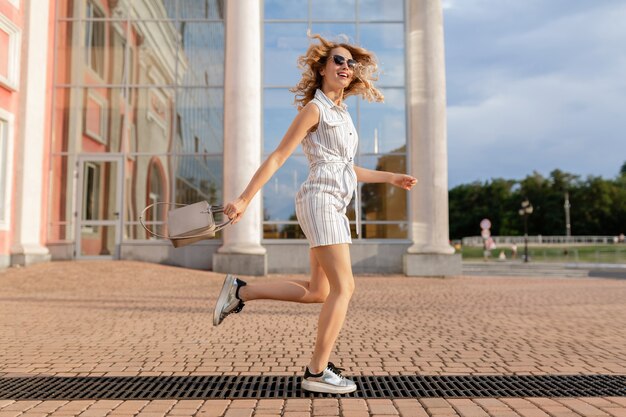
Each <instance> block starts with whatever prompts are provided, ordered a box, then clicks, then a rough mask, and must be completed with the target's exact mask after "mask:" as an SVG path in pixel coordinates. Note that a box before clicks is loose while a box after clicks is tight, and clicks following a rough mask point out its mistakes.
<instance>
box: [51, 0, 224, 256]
mask: <svg viewBox="0 0 626 417" xmlns="http://www.w3.org/2000/svg"><path fill="white" fill-rule="evenodd" d="M223 9H224V1H223V0H145V1H123V2H117V1H115V2H107V1H104V0H85V1H84V2H79V1H63V2H59V5H58V12H59V13H58V15H57V16H58V17H59V21H58V22H57V24H56V25H55V30H56V34H55V39H56V45H55V51H56V53H57V56H56V57H55V63H56V68H55V73H56V74H57V77H56V80H55V82H56V83H57V84H56V88H55V91H54V95H53V100H54V103H53V117H54V122H53V130H54V131H53V133H52V134H53V138H54V141H53V145H52V146H53V149H52V164H53V166H52V168H51V169H52V170H53V172H54V175H53V177H54V179H53V180H52V181H53V184H52V186H51V187H50V188H51V189H50V200H51V201H52V204H51V205H52V207H53V208H51V210H50V217H49V218H50V222H49V225H50V229H49V230H50V232H49V239H50V240H51V241H57V242H58V241H63V240H69V241H71V240H73V239H74V237H75V235H74V234H73V233H72V229H73V228H74V226H75V224H74V217H73V214H72V208H73V207H74V208H76V209H78V208H80V207H81V204H82V203H83V202H82V201H81V202H78V203H80V204H78V203H77V202H73V201H72V198H73V196H74V195H75V194H76V193H75V192H73V191H72V189H73V187H74V188H75V187H76V184H73V178H74V177H73V172H74V166H75V164H74V161H75V160H76V158H77V157H78V156H79V155H81V154H83V153H109V152H110V153H123V154H125V158H124V161H125V162H124V163H125V169H124V173H125V178H123V180H122V182H121V183H122V184H123V190H122V192H123V196H124V215H123V222H124V223H123V224H124V229H123V237H124V239H131V240H132V239H146V238H147V236H146V233H145V231H144V230H143V228H142V227H141V226H140V225H139V222H138V217H139V215H140V213H141V211H142V210H143V208H145V207H146V206H147V205H148V204H149V203H150V202H156V201H170V202H181V203H192V202H197V201H199V200H208V201H209V202H211V203H212V204H216V203H218V202H219V203H221V202H222V201H221V200H222V196H221V193H222V169H223V155H222V153H223V134H224V127H223V119H224V89H223V84H224V26H223V22H222V18H223ZM75 18H76V19H75ZM98 175H99V177H100V181H99V182H98V180H97V177H98ZM85 176H86V177H85V184H82V185H84V186H85V189H84V194H85V195H84V198H85V199H86V201H85V203H86V204H85V205H84V208H82V209H80V210H81V213H80V215H81V216H83V215H84V218H81V221H88V219H97V218H98V217H97V216H98V211H97V210H98V209H97V204H96V203H95V202H94V201H95V200H96V199H97V198H98V192H97V191H98V189H97V187H98V185H100V186H101V187H100V194H101V195H104V194H102V193H103V190H104V189H105V187H108V185H107V182H106V181H107V172H106V170H105V169H104V168H101V169H100V171H99V172H98V164H97V163H96V164H92V166H88V167H87V168H86V171H85ZM82 185H81V186H82ZM100 200H101V202H100V204H101V205H102V197H100ZM165 214H166V210H165V208H164V207H160V208H157V209H156V210H155V211H154V213H151V214H150V216H151V217H150V221H151V222H152V223H153V226H154V228H155V231H157V232H158V233H161V234H163V233H165V232H166V230H165V226H164V222H163V218H164V216H165ZM90 227H92V229H93V230H92V232H93V233H95V231H96V230H99V229H102V227H100V226H90ZM113 228H114V227H113V226H111V230H113ZM109 235H111V236H112V235H113V234H112V232H111V233H109V234H108V235H107V236H109ZM95 237H96V236H95V235H94V239H93V242H96V239H95ZM217 237H218V238H219V234H218V236H217ZM83 238H85V239H86V237H85V236H83ZM107 239H108V238H107ZM85 242H86V240H85V241H83V244H86V243H85ZM107 242H108V240H107ZM89 244H92V243H89ZM93 244H94V245H95V243H93ZM82 249H83V248H82V247H81V250H82ZM92 249H93V250H91V249H90V254H98V253H102V251H101V249H100V248H96V247H95V246H94V247H93V248H92Z"/></svg>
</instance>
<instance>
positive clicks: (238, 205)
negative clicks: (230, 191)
mask: <svg viewBox="0 0 626 417" xmlns="http://www.w3.org/2000/svg"><path fill="white" fill-rule="evenodd" d="M247 208H248V202H247V201H246V200H244V199H243V198H241V197H239V198H237V199H235V200H233V201H231V202H230V203H228V204H226V205H225V206H224V215H226V216H228V218H229V219H231V220H232V222H231V224H236V223H237V222H239V220H240V219H241V217H242V216H243V213H244V212H245V211H246V209H247Z"/></svg>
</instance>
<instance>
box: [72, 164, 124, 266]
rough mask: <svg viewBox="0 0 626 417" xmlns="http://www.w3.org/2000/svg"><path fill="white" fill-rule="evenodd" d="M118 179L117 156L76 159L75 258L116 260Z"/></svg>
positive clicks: (119, 219)
mask: <svg viewBox="0 0 626 417" xmlns="http://www.w3.org/2000/svg"><path fill="white" fill-rule="evenodd" d="M122 179H123V158H122V156H121V155H120V156H118V155H111V154H106V155H80V156H79V158H78V183H77V185H78V190H77V204H76V208H77V210H76V213H75V215H76V253H75V255H76V258H77V259H119V257H120V244H121V243H122V233H121V232H122V216H121V214H122Z"/></svg>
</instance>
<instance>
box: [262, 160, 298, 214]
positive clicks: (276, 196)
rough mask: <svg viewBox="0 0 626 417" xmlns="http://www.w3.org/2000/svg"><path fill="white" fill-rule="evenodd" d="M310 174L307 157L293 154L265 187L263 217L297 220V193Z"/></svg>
mask: <svg viewBox="0 0 626 417" xmlns="http://www.w3.org/2000/svg"><path fill="white" fill-rule="evenodd" d="M308 175H309V162H308V161H307V159H306V157H305V156H300V155H291V156H290V157H289V158H288V159H287V160H286V161H285V163H284V164H283V166H282V167H281V168H280V169H279V170H278V171H276V173H275V174H274V175H273V176H272V178H270V180H269V181H268V182H267V183H266V184H265V186H264V187H263V219H264V220H273V221H282V220H296V205H295V198H296V193H297V192H298V190H299V189H300V185H302V183H303V182H304V181H305V180H306V178H307V176H308Z"/></svg>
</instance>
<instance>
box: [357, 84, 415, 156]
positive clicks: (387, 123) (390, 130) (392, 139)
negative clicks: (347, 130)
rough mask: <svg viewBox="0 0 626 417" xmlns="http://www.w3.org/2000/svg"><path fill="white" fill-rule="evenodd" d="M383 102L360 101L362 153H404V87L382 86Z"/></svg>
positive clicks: (360, 146)
mask: <svg viewBox="0 0 626 417" xmlns="http://www.w3.org/2000/svg"><path fill="white" fill-rule="evenodd" d="M381 91H382V93H383V94H384V95H385V102H384V103H369V102H367V101H363V102H361V120H360V125H359V152H360V153H374V154H378V153H388V152H404V149H405V144H406V116H405V107H406V105H405V97H404V91H405V90H404V89H401V88H393V89H392V88H381Z"/></svg>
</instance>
